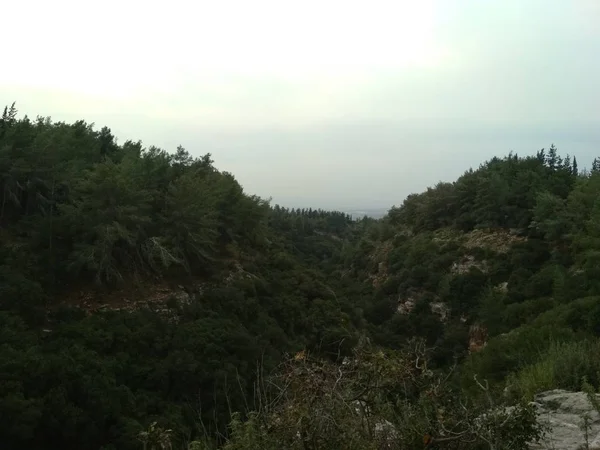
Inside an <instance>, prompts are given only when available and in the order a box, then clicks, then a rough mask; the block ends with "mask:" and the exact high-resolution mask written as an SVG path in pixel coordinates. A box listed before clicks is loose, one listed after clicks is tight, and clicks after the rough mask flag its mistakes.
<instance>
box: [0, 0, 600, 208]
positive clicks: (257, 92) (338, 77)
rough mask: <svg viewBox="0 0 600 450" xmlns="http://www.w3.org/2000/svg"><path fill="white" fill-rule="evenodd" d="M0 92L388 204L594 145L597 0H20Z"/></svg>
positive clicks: (59, 114)
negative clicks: (530, 157)
mask: <svg viewBox="0 0 600 450" xmlns="http://www.w3.org/2000/svg"><path fill="white" fill-rule="evenodd" d="M2 17H3V20H2V28H1V29H2V35H3V42H4V45H3V49H2V56H1V58H2V59H1V61H2V63H1V64H0V103H4V104H7V103H11V102H12V101H13V100H14V101H16V102H17V106H18V108H19V110H20V111H21V112H22V113H26V114H28V115H29V116H32V117H35V116H36V115H38V114H39V115H43V116H52V118H53V119H55V120H67V121H72V120H76V119H82V118H83V119H85V120H87V121H88V122H95V123H96V124H97V126H98V127H100V126H103V125H107V126H109V127H110V128H111V129H112V130H113V132H114V133H115V135H116V136H117V137H118V138H119V141H120V142H123V141H124V140H126V139H132V140H138V139H141V140H142V141H143V142H144V144H145V145H148V146H149V145H157V146H159V147H163V148H165V149H167V150H169V151H174V150H175V148H176V146H177V145H179V144H181V145H183V146H184V147H185V148H186V149H188V150H189V151H190V152H191V153H192V154H194V155H202V154H204V153H208V152H210V153H212V155H213V158H214V160H215V164H216V166H217V167H218V168H219V169H221V170H227V171H230V172H232V173H233V174H234V175H235V176H236V178H237V179H238V180H239V181H240V183H242V185H243V186H244V188H245V190H246V191H247V192H249V193H253V194H258V195H260V196H262V197H272V198H273V202H274V203H280V204H284V205H288V206H312V207H323V208H368V207H374V208H377V207H389V206H391V205H393V204H400V203H401V202H402V200H403V199H404V197H406V195H408V194H410V193H411V192H418V191H421V190H423V189H424V188H426V187H427V186H429V185H433V184H435V183H436V182H437V181H439V180H443V181H452V180H454V179H455V178H456V177H457V176H459V175H460V174H461V173H462V172H464V170H466V169H467V168H469V167H470V166H474V167H476V166H478V165H479V163H480V162H483V161H484V160H486V159H488V158H489V157H491V156H493V155H504V154H507V153H508V152H509V151H510V150H513V151H516V152H518V153H519V154H532V153H535V152H536V151H537V150H539V149H540V148H542V147H548V146H549V145H550V144H551V143H553V142H554V143H555V144H556V145H557V146H558V147H559V150H560V151H561V152H562V153H563V154H566V153H570V154H575V155H576V156H577V157H578V159H579V160H580V165H589V164H590V163H591V160H592V159H593V157H594V156H596V155H597V154H600V145H599V144H600V126H599V125H600V57H599V56H600V25H599V24H600V0H406V1H405V0H393V1H383V0H368V1H367V0H361V1H352V0H343V1H337V0H302V1H288V0H237V1H233V0H208V1H204V0H195V1H191V0H186V1H181V0H170V1H167V2H164V1H163V2H148V1H143V2H142V1H133V0H118V1H116V0H107V1H103V2H99V1H93V2H91V1H89V2H85V1H81V0H77V1H76V0H54V1H52V2H48V1H47V0H23V1H13V2H8V3H7V4H6V5H3V6H2Z"/></svg>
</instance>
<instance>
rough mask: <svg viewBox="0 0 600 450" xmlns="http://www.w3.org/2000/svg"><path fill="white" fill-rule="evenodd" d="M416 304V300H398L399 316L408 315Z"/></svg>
mask: <svg viewBox="0 0 600 450" xmlns="http://www.w3.org/2000/svg"><path fill="white" fill-rule="evenodd" d="M416 304H417V302H416V300H415V299H414V298H413V297H408V298H406V299H398V308H397V309H396V311H398V312H399V313H400V314H410V312H411V311H412V310H413V309H414V308H415V305H416Z"/></svg>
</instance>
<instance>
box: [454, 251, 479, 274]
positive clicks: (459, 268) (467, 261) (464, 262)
mask: <svg viewBox="0 0 600 450" xmlns="http://www.w3.org/2000/svg"><path fill="white" fill-rule="evenodd" d="M472 268H475V269H478V270H480V271H482V272H483V273H487V272H488V263H487V261H485V260H484V261H477V260H476V259H475V257H474V256H473V255H465V256H464V257H463V258H461V259H460V260H459V261H456V262H454V263H453V264H452V267H451V268H450V272H452V273H453V274H454V275H463V274H465V273H469V271H470V270H471V269H472Z"/></svg>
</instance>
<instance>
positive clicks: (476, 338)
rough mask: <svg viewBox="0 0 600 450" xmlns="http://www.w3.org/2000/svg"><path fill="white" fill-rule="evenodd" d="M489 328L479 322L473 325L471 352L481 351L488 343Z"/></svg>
mask: <svg viewBox="0 0 600 450" xmlns="http://www.w3.org/2000/svg"><path fill="white" fill-rule="evenodd" d="M487 337H488V334H487V329H486V328H485V327H484V326H482V325H479V324H475V325H471V328H470V329H469V353H476V352H479V351H481V350H482V349H483V348H484V347H485V346H486V345H487Z"/></svg>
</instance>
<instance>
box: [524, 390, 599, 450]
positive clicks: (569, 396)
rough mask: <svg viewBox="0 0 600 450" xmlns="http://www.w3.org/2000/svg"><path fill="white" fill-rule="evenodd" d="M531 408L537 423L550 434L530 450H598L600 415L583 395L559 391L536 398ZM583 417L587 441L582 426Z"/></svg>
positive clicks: (532, 445)
mask: <svg viewBox="0 0 600 450" xmlns="http://www.w3.org/2000/svg"><path fill="white" fill-rule="evenodd" d="M599 399H600V398H599ZM534 405H535V406H536V408H537V410H538V414H539V419H538V420H539V422H540V423H543V424H545V425H547V426H548V427H549V430H548V431H547V433H546V436H545V438H544V439H542V441H540V442H539V443H537V444H531V446H530V448H531V449H532V450H533V449H535V450H538V449H539V450H541V449H544V450H546V449H549V450H550V449H553V450H554V449H556V450H580V449H585V450H588V449H589V450H598V449H600V414H598V412H597V411H596V410H595V409H594V407H593V406H592V405H591V403H590V401H589V399H588V398H587V395H586V394H585V393H584V392H569V391H564V390H561V389H556V390H553V391H547V392H542V393H540V394H538V395H537V396H536V398H535V402H534ZM586 416H587V417H588V423H587V439H586V431H585V426H584V423H585V421H584V417H586Z"/></svg>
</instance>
